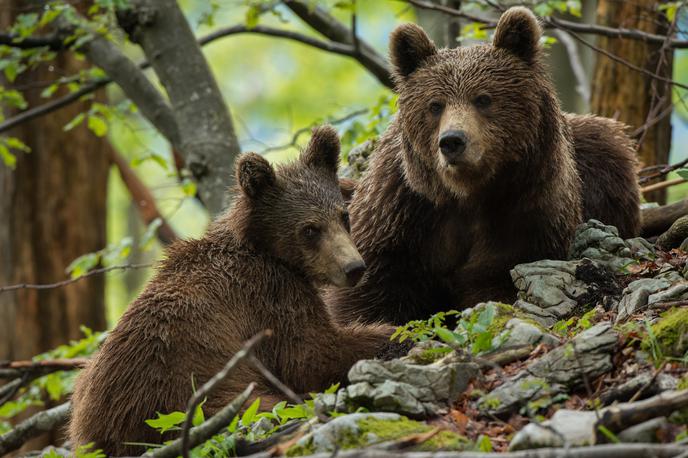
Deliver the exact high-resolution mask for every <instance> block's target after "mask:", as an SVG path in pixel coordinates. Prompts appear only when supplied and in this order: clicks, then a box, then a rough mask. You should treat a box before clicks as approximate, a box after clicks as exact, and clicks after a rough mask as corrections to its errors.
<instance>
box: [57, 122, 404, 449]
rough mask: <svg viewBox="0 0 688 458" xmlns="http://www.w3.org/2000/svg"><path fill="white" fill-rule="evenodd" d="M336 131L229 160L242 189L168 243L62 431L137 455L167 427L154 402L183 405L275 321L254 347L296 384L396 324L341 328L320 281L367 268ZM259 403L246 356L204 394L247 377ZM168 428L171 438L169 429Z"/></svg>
mask: <svg viewBox="0 0 688 458" xmlns="http://www.w3.org/2000/svg"><path fill="white" fill-rule="evenodd" d="M338 162H339V139H338V138H337V135H336V132H335V131H334V129H332V128H331V127H323V128H320V129H318V130H316V131H315V132H314V134H313V138H312V139H311V142H310V144H309V146H308V147H307V149H306V151H305V152H304V153H303V154H302V155H301V159H300V160H299V161H298V162H296V163H294V164H291V165H288V166H285V167H281V168H278V169H277V170H274V169H273V168H272V166H271V165H270V164H269V163H268V162H267V161H266V160H265V159H263V158H262V157H260V156H258V155H256V154H246V155H243V156H242V157H241V158H240V159H239V160H238V162H237V166H236V170H237V182H238V183H239V186H238V189H237V191H236V195H237V197H236V199H235V201H234V203H233V205H232V207H231V208H230V209H229V210H228V211H227V212H226V213H225V214H224V215H223V216H220V217H219V218H218V219H217V220H216V221H215V222H214V223H213V224H212V226H211V227H210V229H209V230H208V232H207V233H206V235H205V236H204V237H203V238H201V239H200V240H189V241H182V242H178V243H176V244H175V245H173V246H171V247H170V248H169V250H168V252H167V259H166V260H164V261H163V262H162V264H161V266H160V267H159V269H158V272H157V274H156V276H155V277H154V278H153V280H151V282H150V283H149V284H148V285H147V287H146V289H145V290H144V291H143V293H141V295H140V296H139V297H138V299H136V301H134V302H133V303H132V304H131V306H130V307H129V309H128V310H127V312H126V313H125V314H124V316H123V317H122V319H121V320H120V321H119V323H118V324H117V326H116V327H115V329H114V330H113V331H112V332H111V333H110V335H109V336H108V338H107V340H106V341H105V344H104V345H103V348H102V349H101V350H100V352H99V353H98V354H97V355H96V357H95V359H94V360H93V362H91V363H90V364H89V366H88V367H87V368H86V369H85V370H84V371H83V372H82V374H80V376H79V378H78V380H77V384H76V388H75V391H74V396H73V397H72V403H73V413H72V421H71V424H70V429H69V431H70V437H71V440H72V442H73V444H74V446H75V447H76V446H79V445H83V444H86V443H89V442H95V445H96V448H100V449H102V450H103V451H104V452H105V453H106V454H108V455H130V456H134V455H140V454H141V453H142V452H143V451H144V450H143V448H142V447H141V446H136V445H127V444H126V443H127V442H135V443H151V442H154V443H157V442H159V441H160V440H161V439H162V438H161V437H160V434H158V433H157V432H156V431H155V430H153V429H152V428H150V427H149V426H147V425H146V424H145V423H144V422H145V420H146V419H149V418H154V417H155V416H156V412H162V413H169V412H172V411H179V410H181V411H183V410H185V409H186V404H187V401H188V399H189V397H190V396H191V395H192V393H193V392H192V386H193V383H194V382H195V384H196V386H200V385H201V384H203V383H205V382H206V381H207V380H208V379H209V378H210V377H212V376H213V375H215V373H216V372H218V371H219V370H220V369H221V368H222V367H223V366H224V364H225V363H226V362H227V361H228V360H229V358H230V357H231V356H232V355H233V354H234V353H236V352H237V351H238V350H239V349H240V348H241V344H242V341H244V340H246V339H248V338H249V337H251V336H252V335H254V334H256V333H257V332H259V331H261V330H263V329H265V328H270V329H272V330H273V336H272V337H271V338H270V339H267V340H265V341H264V342H262V343H261V344H260V345H259V346H258V347H257V348H256V349H255V351H254V354H255V356H256V357H257V358H258V359H259V360H261V361H262V363H263V364H264V365H265V366H266V367H267V368H268V369H270V370H271V371H272V372H273V373H274V374H275V375H276V376H277V377H278V378H279V379H280V380H282V381H283V382H284V383H286V384H287V385H288V386H290V387H291V388H292V389H293V390H295V391H297V392H300V393H308V392H311V391H321V390H323V389H325V388H327V387H328V386H329V385H330V384H332V383H335V382H338V381H346V374H347V371H348V370H349V368H350V367H351V365H353V363H354V362H356V361H357V360H359V359H363V358H372V357H373V356H375V355H376V354H377V353H378V351H380V352H384V347H385V346H386V344H388V343H389V336H390V335H391V333H392V331H393V330H394V328H393V327H391V326H383V325H368V326H364V325H358V324H350V325H347V326H336V325H334V324H333V323H332V321H331V319H330V317H329V315H328V313H327V310H326V307H325V304H324V303H323V302H322V300H321V299H320V297H319V295H318V290H317V286H319V285H322V284H337V285H344V284H354V283H356V282H357V281H358V279H360V276H361V274H362V273H363V270H364V268H365V265H364V264H363V261H362V259H361V257H360V255H359V254H358V252H357V251H356V248H355V246H354V244H353V242H352V240H351V237H350V235H349V233H348V224H349V222H348V213H347V210H346V207H345V205H344V200H343V198H342V195H341V193H340V191H339V187H338V184H337V176H336V171H337V164H338ZM252 381H254V382H257V389H256V392H257V393H258V395H260V396H261V397H262V398H263V401H264V402H262V404H261V405H262V406H263V407H266V406H270V405H271V403H274V402H275V400H276V399H275V396H274V394H275V393H274V390H273V389H271V387H270V385H269V384H268V383H267V381H266V380H265V379H264V378H263V377H262V376H261V375H260V373H258V372H257V371H255V370H253V369H252V367H250V366H248V365H244V366H242V367H239V368H237V369H235V370H234V371H233V372H232V374H231V375H230V377H229V378H228V379H227V380H226V381H225V382H224V383H223V384H222V385H220V386H219V387H218V388H217V389H216V390H215V391H214V392H213V393H212V394H211V395H210V396H209V397H208V399H207V401H206V403H205V404H204V407H203V410H204V411H205V412H206V413H207V414H213V413H214V412H216V411H217V410H219V409H220V408H222V407H223V406H224V405H225V404H227V403H228V402H229V401H230V400H232V399H233V398H234V397H235V396H236V395H237V394H238V393H240V392H241V391H242V390H243V389H244V388H245V386H246V385H247V384H248V383H249V382H252ZM164 439H168V438H167V437H165V438H164Z"/></svg>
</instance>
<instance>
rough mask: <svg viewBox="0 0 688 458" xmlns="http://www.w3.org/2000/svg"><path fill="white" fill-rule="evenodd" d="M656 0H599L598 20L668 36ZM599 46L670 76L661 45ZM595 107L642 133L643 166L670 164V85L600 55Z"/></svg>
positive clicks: (661, 195)
mask: <svg viewBox="0 0 688 458" xmlns="http://www.w3.org/2000/svg"><path fill="white" fill-rule="evenodd" d="M661 3H663V2H657V1H654V0H634V1H632V2H626V1H618V0H600V1H599V3H598V6H597V23H598V24H601V25H606V26H610V27H625V28H630V29H639V30H643V31H645V32H649V33H653V34H661V35H663V34H666V33H667V31H668V30H669V28H670V24H669V23H668V21H667V19H666V17H665V16H664V15H663V14H661V12H660V11H659V9H658V7H659V5H660V4H661ZM597 45H598V46H599V47H600V48H601V49H603V50H605V51H607V52H609V53H611V54H613V55H615V56H617V57H619V58H621V59H623V60H625V61H627V62H629V63H631V64H633V65H635V66H637V67H641V68H644V69H646V70H648V71H650V72H652V73H653V74H657V75H660V76H662V77H665V78H671V76H672V67H673V58H672V56H673V52H672V50H671V49H670V48H668V47H663V46H662V45H656V44H647V43H644V42H643V41H640V40H630V39H619V38H607V37H600V38H599V40H598V43H597ZM590 105H591V111H592V112H593V113H596V114H599V115H602V116H608V117H611V118H616V119H619V120H620V121H623V122H625V123H627V124H629V125H630V126H631V128H632V130H638V129H641V128H642V127H643V126H647V128H645V129H642V130H641V132H638V135H637V138H638V140H639V141H640V145H639V149H638V157H639V160H640V162H641V164H642V166H650V165H655V164H666V163H667V162H668V160H669V150H670V147H671V86H670V85H669V84H667V83H665V82H662V81H659V80H658V79H656V78H653V77H650V76H648V75H646V74H643V73H640V72H638V71H635V70H632V69H631V68H629V67H628V66H627V65H624V64H623V63H620V62H616V61H614V60H612V59H610V58H609V57H607V56H604V55H602V54H599V53H598V56H597V64H596V67H595V73H594V76H593V81H592V100H591V104H590ZM645 198H646V199H647V200H648V201H657V202H661V203H664V201H665V199H666V191H665V190H660V191H654V192H652V193H648V194H646V195H645Z"/></svg>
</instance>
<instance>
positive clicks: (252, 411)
mask: <svg viewBox="0 0 688 458" xmlns="http://www.w3.org/2000/svg"><path fill="white" fill-rule="evenodd" d="M259 407H260V398H259V397H258V398H256V400H255V401H253V402H252V403H251V405H250V406H248V409H246V411H245V412H244V414H243V415H242V416H241V424H242V425H244V426H248V425H250V424H251V423H253V418H254V417H255V416H256V412H258V408H259Z"/></svg>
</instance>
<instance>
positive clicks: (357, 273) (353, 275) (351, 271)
mask: <svg viewBox="0 0 688 458" xmlns="http://www.w3.org/2000/svg"><path fill="white" fill-rule="evenodd" d="M365 270H366V265H365V262H363V260H360V261H353V262H350V263H348V264H347V265H345V266H344V273H345V274H346V282H347V283H348V284H349V286H356V285H357V284H358V282H359V281H361V277H363V273H364V272H365Z"/></svg>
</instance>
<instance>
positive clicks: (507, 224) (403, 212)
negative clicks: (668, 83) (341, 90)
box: [328, 7, 640, 323]
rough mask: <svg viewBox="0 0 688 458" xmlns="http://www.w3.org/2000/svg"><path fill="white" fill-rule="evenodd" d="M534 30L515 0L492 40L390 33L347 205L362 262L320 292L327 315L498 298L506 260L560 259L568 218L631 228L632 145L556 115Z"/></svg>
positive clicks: (506, 285)
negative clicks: (386, 89)
mask: <svg viewBox="0 0 688 458" xmlns="http://www.w3.org/2000/svg"><path fill="white" fill-rule="evenodd" d="M540 38H541V29H540V26H539V24H538V22H537V20H536V18H535V16H534V15H533V14H532V13H531V12H530V11H529V10H528V9H526V8H522V7H516V8H511V9H509V10H508V11H507V12H505V13H504V14H503V15H502V17H501V18H500V21H499V23H498V25H497V28H496V30H495V35H494V41H493V44H492V45H478V46H469V47H459V48H456V49H437V48H436V47H435V45H434V44H433V43H432V41H431V40H430V39H429V38H428V36H427V35H426V34H425V32H424V31H423V30H422V29H421V28H419V27H418V26H416V25H413V24H406V25H402V26H400V27H398V28H397V29H396V30H395V31H394V32H393V34H392V36H391V44H390V48H391V49H390V53H391V59H392V63H393V66H394V77H395V81H396V88H397V91H398V93H399V112H398V114H397V116H396V119H395V120H394V121H393V123H392V125H391V126H390V127H389V129H388V130H387V132H386V133H385V134H384V135H383V136H382V138H381V140H380V142H379V144H378V146H377V149H376V151H375V152H374V154H373V157H372V160H371V163H370V168H369V171H368V173H367V175H366V176H364V178H363V179H362V181H361V183H360V184H359V186H358V188H357V190H356V192H355V194H354V197H353V201H352V203H351V205H350V212H351V219H352V235H353V237H354V240H355V242H356V245H357V247H358V249H359V251H360V252H361V254H362V255H363V258H364V259H365V261H366V263H367V264H368V270H367V271H366V274H365V275H364V277H363V280H362V281H361V282H360V283H359V284H358V285H357V286H355V287H352V288H341V289H337V290H334V291H331V292H330V293H329V297H328V302H330V303H331V307H332V310H333V312H334V314H335V316H336V317H337V319H338V320H340V321H341V322H351V321H353V320H363V321H366V322H373V321H378V320H385V321H389V322H394V323H404V322H406V321H408V320H410V319H418V318H425V317H427V316H429V315H430V314H432V313H434V312H437V311H440V310H447V309H450V308H457V307H458V308H462V307H467V306H472V305H474V304H475V303H477V302H479V301H484V300H489V299H495V300H509V301H510V300H512V299H513V297H514V294H515V291H514V289H513V286H512V285H511V281H510V278H509V269H511V268H512V267H513V266H514V265H515V264H518V263H523V262H529V261H534V260H538V259H546V258H554V259H557V258H563V257H564V256H565V255H566V252H567V248H568V245H569V242H570V239H571V237H572V235H573V233H574V229H575V227H576V226H577V225H578V224H580V223H581V222H582V221H584V220H586V219H588V218H596V219H600V220H602V221H604V222H605V223H607V224H613V225H616V226H617V227H618V228H619V229H620V232H621V234H622V236H625V237H629V236H633V235H635V234H637V232H638V230H639V219H640V216H639V207H638V203H639V191H638V185H637V183H636V178H635V171H634V167H635V159H634V150H633V142H632V141H631V139H630V138H629V137H628V136H627V135H626V133H625V129H624V126H623V125H622V124H620V123H618V122H615V121H612V120H610V119H604V118H599V117H594V116H576V115H567V114H564V113H562V112H561V109H560V106H559V102H558V100H557V97H556V92H555V90H554V87H553V85H552V83H551V81H550V78H549V76H548V74H547V71H546V68H545V66H544V64H543V61H542V50H541V48H540V44H539V41H540Z"/></svg>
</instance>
